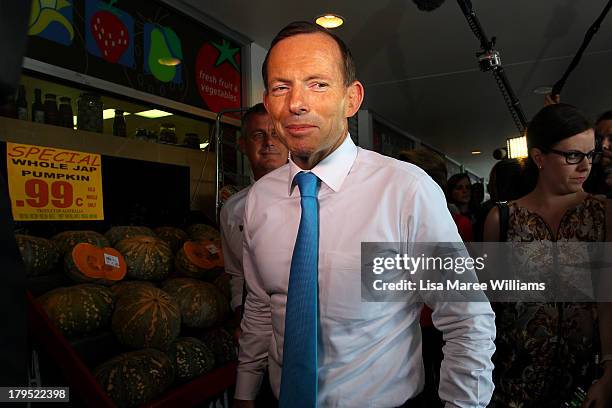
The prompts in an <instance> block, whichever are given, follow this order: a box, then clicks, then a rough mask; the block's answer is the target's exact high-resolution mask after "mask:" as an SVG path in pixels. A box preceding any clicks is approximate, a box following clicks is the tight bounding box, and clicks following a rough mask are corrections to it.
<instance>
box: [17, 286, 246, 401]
mask: <svg viewBox="0 0 612 408" xmlns="http://www.w3.org/2000/svg"><path fill="white" fill-rule="evenodd" d="M26 296H27V303H28V327H29V335H30V336H32V339H33V340H35V341H36V342H37V343H38V344H40V346H41V347H42V348H43V349H44V351H45V352H46V353H47V354H48V355H49V356H50V358H51V360H52V361H53V362H54V363H55V364H56V365H57V366H58V368H59V369H60V371H61V372H62V373H63V374H64V376H65V377H66V379H67V380H68V384H65V386H68V387H70V393H71V394H78V395H79V397H80V398H81V399H82V400H83V401H85V403H86V404H87V406H88V407H91V408H98V407H114V406H115V404H114V403H113V402H112V400H111V399H110V398H109V397H108V395H107V394H106V393H105V392H104V391H103V389H102V388H101V387H100V385H99V384H98V383H97V382H96V380H95V379H94V377H93V374H92V370H91V368H90V367H91V365H89V364H87V363H86V362H85V361H84V360H83V356H82V355H81V354H79V352H77V350H76V349H86V348H87V347H90V346H91V344H88V342H87V340H81V341H80V342H78V343H77V344H74V345H73V344H71V343H70V342H69V341H68V340H66V338H64V336H63V335H62V334H61V333H60V332H59V330H58V329H57V328H56V327H55V326H54V325H53V324H52V323H51V322H50V321H49V319H48V317H47V315H46V313H45V311H44V310H43V309H42V308H41V307H40V305H39V304H38V303H36V301H35V299H34V296H33V295H32V294H31V293H30V292H29V291H28V292H27V294H26ZM108 341H111V340H109V336H106V335H105V334H104V333H102V334H99V335H97V337H95V338H93V339H91V340H90V343H96V344H99V345H104V344H105V342H108ZM236 368H237V362H232V363H229V364H227V365H224V366H222V367H219V368H216V369H214V370H213V371H211V372H209V373H206V374H203V375H201V376H200V377H198V378H196V379H194V380H192V381H190V382H188V383H185V384H179V385H176V386H174V387H173V388H169V389H168V390H166V391H165V392H164V393H163V394H162V395H161V396H159V397H158V398H157V399H155V400H152V401H149V402H147V403H146V404H144V405H143V407H147V408H164V407H168V408H170V407H172V408H174V407H192V406H196V405H198V404H202V403H204V402H206V401H207V400H210V399H211V398H213V397H216V396H218V395H220V394H222V393H223V392H224V391H225V390H227V389H229V388H231V387H233V386H234V385H235V381H236Z"/></svg>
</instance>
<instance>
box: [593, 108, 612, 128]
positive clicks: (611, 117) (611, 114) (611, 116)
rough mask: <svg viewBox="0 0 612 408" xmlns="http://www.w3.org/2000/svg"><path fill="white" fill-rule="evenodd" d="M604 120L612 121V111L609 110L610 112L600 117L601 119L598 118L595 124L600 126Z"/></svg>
mask: <svg viewBox="0 0 612 408" xmlns="http://www.w3.org/2000/svg"><path fill="white" fill-rule="evenodd" d="M604 120H612V110H609V111H607V112H604V113H602V114H601V115H599V117H598V118H597V121H596V122H595V124H596V125H599V123H600V122H603V121H604Z"/></svg>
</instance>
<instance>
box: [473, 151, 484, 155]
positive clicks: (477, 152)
mask: <svg viewBox="0 0 612 408" xmlns="http://www.w3.org/2000/svg"><path fill="white" fill-rule="evenodd" d="M480 153H482V152H481V151H480V150H472V154H473V155H477V154H480Z"/></svg>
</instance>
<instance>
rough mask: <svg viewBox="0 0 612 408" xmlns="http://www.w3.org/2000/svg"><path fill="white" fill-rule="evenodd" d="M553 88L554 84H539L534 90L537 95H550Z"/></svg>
mask: <svg viewBox="0 0 612 408" xmlns="http://www.w3.org/2000/svg"><path fill="white" fill-rule="evenodd" d="M552 90H553V89H552V86H539V87H537V88H535V89H534V90H533V93H534V94H536V95H548V94H549V93H551V92H552Z"/></svg>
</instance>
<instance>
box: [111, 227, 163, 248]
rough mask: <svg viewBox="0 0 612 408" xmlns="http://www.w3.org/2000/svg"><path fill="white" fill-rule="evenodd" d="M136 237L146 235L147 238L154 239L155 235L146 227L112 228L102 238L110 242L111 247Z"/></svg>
mask: <svg viewBox="0 0 612 408" xmlns="http://www.w3.org/2000/svg"><path fill="white" fill-rule="evenodd" d="M138 235H146V236H148V237H154V236H155V233H154V232H153V230H151V229H150V228H147V227H134V226H131V225H125V226H117V227H112V228H111V229H109V230H108V231H106V234H104V236H105V237H106V239H107V240H108V242H110V245H111V246H115V245H116V244H117V242H119V241H121V240H124V239H126V238H131V237H136V236H138Z"/></svg>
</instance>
